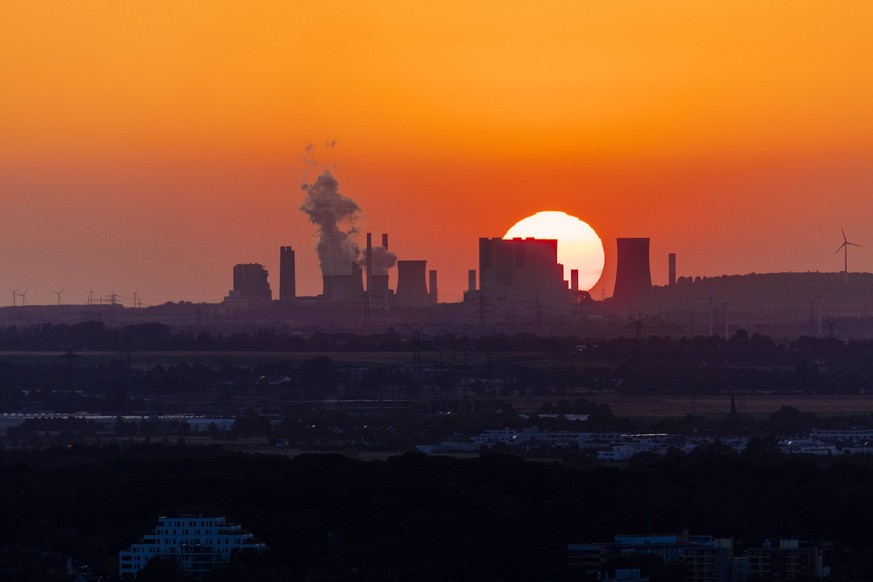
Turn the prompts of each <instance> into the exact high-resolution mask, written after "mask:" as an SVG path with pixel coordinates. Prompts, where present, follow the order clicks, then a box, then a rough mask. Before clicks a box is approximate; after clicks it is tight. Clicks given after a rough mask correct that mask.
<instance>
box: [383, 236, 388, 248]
mask: <svg viewBox="0 0 873 582" xmlns="http://www.w3.org/2000/svg"><path fill="white" fill-rule="evenodd" d="M382 248H383V249H385V250H386V251H387V250H388V233H387V232H383V233H382Z"/></svg>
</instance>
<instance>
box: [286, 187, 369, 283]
mask: <svg viewBox="0 0 873 582" xmlns="http://www.w3.org/2000/svg"><path fill="white" fill-rule="evenodd" d="M302 188H303V190H304V191H305V192H306V200H305V201H304V202H303V205H302V206H301V207H300V210H301V211H303V212H305V213H306V214H307V215H308V216H309V222H311V223H312V224H314V225H316V226H318V230H317V231H316V233H315V234H316V235H317V236H318V243H316V245H315V250H316V252H317V253H318V262H319V265H320V266H321V273H322V275H349V274H351V267H352V264H353V263H354V262H355V261H357V259H358V256H359V255H360V254H361V250H360V248H359V247H358V244H357V242H355V240H354V235H355V234H357V232H358V231H357V230H356V229H355V227H354V226H353V224H354V221H355V219H356V218H357V217H358V214H359V213H360V212H361V208H360V207H359V206H358V204H357V202H355V201H354V200H352V199H351V198H348V197H346V196H343V195H342V194H340V193H339V182H337V180H336V178H334V177H333V175H332V174H331V173H330V171H325V172H324V173H323V174H322V175H320V176H319V177H318V178H317V179H316V180H315V182H313V183H312V184H303V186H302ZM344 224H348V228H346V229H345V230H343V228H342V226H343V225H344Z"/></svg>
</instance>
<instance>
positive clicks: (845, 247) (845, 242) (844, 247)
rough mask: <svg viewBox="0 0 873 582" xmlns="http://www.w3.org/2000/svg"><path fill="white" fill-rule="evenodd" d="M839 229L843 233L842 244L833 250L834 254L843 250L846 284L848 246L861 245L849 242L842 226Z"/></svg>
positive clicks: (847, 279)
mask: <svg viewBox="0 0 873 582" xmlns="http://www.w3.org/2000/svg"><path fill="white" fill-rule="evenodd" d="M840 231H841V232H842V233H843V244H841V245H840V246H839V248H838V249H837V250H835V251H834V254H837V253H838V252H840V251H843V278H844V279H845V281H846V285H848V284H849V247H860V246H861V245H856V244H855V243H852V242H849V239H847V238H846V231H845V230H843V227H842V226H841V227H840Z"/></svg>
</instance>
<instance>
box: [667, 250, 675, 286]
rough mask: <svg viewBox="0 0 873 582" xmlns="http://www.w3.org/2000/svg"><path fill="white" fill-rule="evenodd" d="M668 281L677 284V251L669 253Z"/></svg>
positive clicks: (670, 283)
mask: <svg viewBox="0 0 873 582" xmlns="http://www.w3.org/2000/svg"><path fill="white" fill-rule="evenodd" d="M667 283H668V284H669V285H675V284H676V253H670V254H669V255H667Z"/></svg>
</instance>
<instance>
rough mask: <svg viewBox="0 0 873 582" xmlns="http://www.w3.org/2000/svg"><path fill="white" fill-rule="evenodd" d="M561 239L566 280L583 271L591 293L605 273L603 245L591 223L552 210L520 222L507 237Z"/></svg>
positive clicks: (585, 286)
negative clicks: (571, 273)
mask: <svg viewBox="0 0 873 582" xmlns="http://www.w3.org/2000/svg"><path fill="white" fill-rule="evenodd" d="M530 237H533V238H543V239H557V241H558V262H559V263H562V264H563V265H564V279H566V280H568V281H569V280H570V270H571V269H579V287H580V288H581V289H582V290H584V291H587V290H589V289H591V288H592V287H594V285H596V284H597V281H599V280H600V275H601V274H602V273H603V261H604V254H603V243H602V242H601V240H600V237H599V236H597V233H596V232H594V229H593V228H591V227H590V226H588V224H587V223H585V222H583V221H582V220H579V219H578V218H576V217H575V216H570V215H569V214H567V213H566V212H559V211H554V210H548V211H543V212H537V213H536V214H534V215H533V216H528V217H527V218H524V219H522V220H519V221H518V222H516V223H515V225H514V226H513V227H512V228H510V229H509V230H508V231H506V234H505V235H503V238H505V239H506V238H530Z"/></svg>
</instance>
